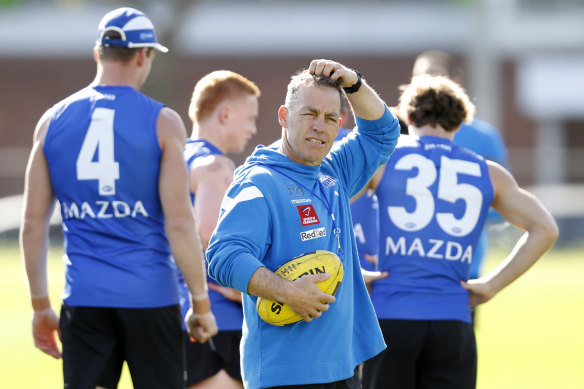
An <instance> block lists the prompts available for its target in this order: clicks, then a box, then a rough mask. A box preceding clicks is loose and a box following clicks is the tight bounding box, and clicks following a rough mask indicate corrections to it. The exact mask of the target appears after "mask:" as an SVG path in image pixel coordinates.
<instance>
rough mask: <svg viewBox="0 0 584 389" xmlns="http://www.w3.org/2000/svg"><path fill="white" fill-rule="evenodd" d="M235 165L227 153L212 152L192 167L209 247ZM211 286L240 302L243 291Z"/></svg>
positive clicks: (198, 213) (198, 211)
mask: <svg viewBox="0 0 584 389" xmlns="http://www.w3.org/2000/svg"><path fill="white" fill-rule="evenodd" d="M234 170H235V165H234V164H233V161H231V160H230V159H229V158H227V157H226V156H224V155H210V156H208V157H205V158H198V159H196V160H195V165H194V166H193V167H192V168H191V173H190V185H191V192H193V193H196V194H197V195H196V196H195V207H194V209H195V215H196V216H197V217H196V221H197V224H196V228H197V232H198V233H199V237H200V238H201V241H202V244H203V248H204V249H205V250H206V249H207V247H209V240H210V239H211V235H212V234H213V231H214V230H215V226H216V225H217V220H218V219H219V212H220V210H221V202H222V201H223V196H224V195H225V191H226V190H227V188H228V187H229V184H231V181H232V180H233V171H234ZM209 289H213V290H214V291H216V292H217V293H220V294H221V295H223V297H225V298H226V299H228V300H231V301H235V302H238V303H241V292H239V291H238V290H235V289H232V288H227V287H224V286H221V285H218V284H215V283H209Z"/></svg>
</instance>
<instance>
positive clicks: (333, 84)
mask: <svg viewBox="0 0 584 389" xmlns="http://www.w3.org/2000/svg"><path fill="white" fill-rule="evenodd" d="M313 85H316V86H323V87H327V88H333V89H335V90H336V91H337V92H339V106H340V107H342V106H343V101H342V100H343V99H344V98H345V96H344V93H345V92H343V89H342V88H341V86H340V81H339V80H337V81H333V80H331V79H330V78H328V77H324V76H315V75H314V74H310V73H309V72H308V70H302V71H300V72H298V73H296V74H294V75H293V76H292V77H291V78H290V83H288V90H287V92H286V101H285V102H284V105H285V106H286V107H288V108H290V107H291V105H292V104H293V103H294V101H295V100H296V97H297V96H298V91H299V90H300V88H301V87H303V86H313Z"/></svg>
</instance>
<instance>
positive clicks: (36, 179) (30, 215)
mask: <svg viewBox="0 0 584 389" xmlns="http://www.w3.org/2000/svg"><path fill="white" fill-rule="evenodd" d="M49 122H50V112H47V113H46V114H45V115H44V116H43V117H42V118H41V119H40V120H39V122H38V124H37V127H36V129H35V134H34V142H33V147H32V151H31V153H30V157H29V160H28V165H27V168H26V174H25V182H24V213H23V218H22V226H21V228H20V251H21V253H22V257H23V261H24V267H25V270H26V276H27V278H28V287H29V292H30V298H31V304H32V308H33V311H34V313H33V338H34V342H35V346H36V347H38V348H39V349H41V350H42V351H43V352H45V353H47V354H49V355H51V356H53V357H54V358H60V357H61V352H60V351H59V348H58V346H57V341H56V333H57V334H58V331H59V318H58V316H57V314H56V313H55V311H54V310H53V309H52V308H51V302H50V300H49V289H48V278H47V249H48V243H49V220H50V218H51V215H52V213H53V210H54V206H55V194H54V192H53V186H52V183H51V177H50V175H49V167H48V165H47V160H46V159H45V155H44V153H43V145H44V138H45V135H46V133H47V129H48V126H49ZM59 336H60V335H59Z"/></svg>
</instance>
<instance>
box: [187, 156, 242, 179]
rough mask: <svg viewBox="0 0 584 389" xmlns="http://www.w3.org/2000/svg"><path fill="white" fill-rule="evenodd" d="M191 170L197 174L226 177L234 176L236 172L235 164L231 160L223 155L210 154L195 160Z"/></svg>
mask: <svg viewBox="0 0 584 389" xmlns="http://www.w3.org/2000/svg"><path fill="white" fill-rule="evenodd" d="M191 169H192V170H193V171H194V172H195V174H204V175H208V176H209V175H210V176H216V177H217V178H219V177H224V176H226V175H228V176H230V177H231V176H232V175H233V171H234V170H235V163H234V162H233V161H232V160H231V158H229V157H227V156H225V155H222V154H208V155H205V156H202V157H200V158H197V159H195V160H194V161H193V162H192V164H191Z"/></svg>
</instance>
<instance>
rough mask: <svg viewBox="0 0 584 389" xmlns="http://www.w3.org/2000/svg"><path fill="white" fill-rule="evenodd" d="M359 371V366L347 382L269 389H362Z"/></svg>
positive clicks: (270, 388) (272, 388) (271, 388)
mask: <svg viewBox="0 0 584 389" xmlns="http://www.w3.org/2000/svg"><path fill="white" fill-rule="evenodd" d="M358 369H359V367H358V366H357V367H356V368H355V374H354V375H353V376H352V377H350V378H347V379H346V380H340V381H334V382H326V383H323V384H306V385H284V386H271V387H269V388H268V389H361V383H360V382H359V374H358V373H357V371H358Z"/></svg>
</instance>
